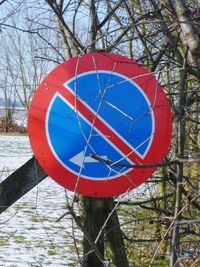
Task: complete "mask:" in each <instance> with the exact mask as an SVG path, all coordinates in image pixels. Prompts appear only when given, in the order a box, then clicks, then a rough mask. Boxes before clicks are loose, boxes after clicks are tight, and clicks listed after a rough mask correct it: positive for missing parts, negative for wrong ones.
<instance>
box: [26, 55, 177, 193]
mask: <svg viewBox="0 0 200 267" xmlns="http://www.w3.org/2000/svg"><path fill="white" fill-rule="evenodd" d="M28 132H29V138H30V142H31V146H32V149H33V151H34V154H35V156H36V158H37V160H38V161H39V163H40V165H41V166H42V168H43V169H44V171H45V172H46V173H47V174H48V175H49V176H50V177H52V178H53V179H54V180H55V181H57V182H58V183H59V184H60V185H62V186H64V187H65V188H67V189H69V190H71V191H75V192H77V193H80V194H84V195H87V196H92V197H110V196H116V195H119V194H122V193H124V192H126V191H128V190H130V189H132V188H135V187H137V186H139V185H140V184H141V183H143V182H145V181H146V180H147V179H148V178H149V177H150V176H151V175H152V173H153V172H154V171H155V168H139V169H138V168H130V167H129V166H131V165H141V166H142V165H146V164H158V163H160V162H161V161H162V160H163V158H164V156H165V155H166V152H167V150H168V147H169V145H170V139H171V132H172V116H171V111H170V107H169V104H168V101H167V98H166V96H165V93H164V91H163V89H162V88H161V86H160V85H159V83H158V82H157V81H156V79H155V77H154V76H153V75H152V74H151V73H149V72H147V70H146V69H145V68H143V67H142V66H140V65H138V64H137V63H135V62H133V61H132V60H130V59H128V58H126V57H122V56H119V55H114V54H108V53H101V54H99V53H93V54H86V55H83V56H81V57H75V58H72V59H70V60H68V61H66V62H64V63H63V64H61V65H59V66H58V67H57V68H55V69H54V70H53V71H52V72H51V73H50V74H49V75H48V76H47V77H46V78H45V79H44V81H43V82H42V83H41V85H40V86H39V88H38V90H37V91H36V93H35V95H34V97H33V100H32V103H31V107H30V112H29V118H28Z"/></svg>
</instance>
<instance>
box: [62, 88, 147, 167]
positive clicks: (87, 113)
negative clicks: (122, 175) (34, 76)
mask: <svg viewBox="0 0 200 267" xmlns="http://www.w3.org/2000/svg"><path fill="white" fill-rule="evenodd" d="M57 91H58V92H59V93H60V94H61V95H62V96H63V97H64V98H65V99H66V100H67V101H68V102H69V103H70V104H71V105H72V106H73V107H74V108H75V109H76V111H78V112H79V113H80V114H81V115H82V116H83V117H84V118H85V119H86V121H88V122H89V123H90V124H92V125H94V128H96V129H97V130H98V131H99V132H101V134H102V135H103V136H104V138H105V139H106V140H108V141H109V143H110V144H111V145H113V146H115V147H117V148H118V150H119V151H121V153H122V154H123V155H124V156H125V158H127V159H129V160H130V161H131V162H132V163H133V164H143V159H142V158H141V157H140V156H138V155H137V154H136V153H135V152H134V151H133V149H132V148H131V147H130V146H128V144H126V143H125V142H124V141H123V140H122V139H121V138H120V136H118V135H117V134H116V133H115V132H113V130H112V129H110V128H109V126H107V125H106V124H105V123H104V122H103V121H102V120H101V118H100V117H99V116H98V115H97V114H96V113H95V112H93V111H91V110H90V109H89V108H88V107H87V106H86V105H85V104H84V103H83V102H82V101H80V100H79V99H78V97H77V96H75V95H74V94H73V93H72V92H70V91H69V90H67V88H65V87H63V88H59V89H58V90H57Z"/></svg>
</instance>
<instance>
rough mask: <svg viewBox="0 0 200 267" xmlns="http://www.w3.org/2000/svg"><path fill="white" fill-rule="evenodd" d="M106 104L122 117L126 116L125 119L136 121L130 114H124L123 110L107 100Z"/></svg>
mask: <svg viewBox="0 0 200 267" xmlns="http://www.w3.org/2000/svg"><path fill="white" fill-rule="evenodd" d="M105 103H106V104H108V105H109V106H110V107H112V108H113V109H115V110H117V111H119V113H121V114H122V115H124V116H125V117H127V118H129V119H130V120H134V119H133V118H132V117H131V116H129V115H128V114H126V113H125V112H123V111H122V110H121V109H119V108H118V107H117V106H115V105H113V104H111V103H110V102H108V101H107V100H105Z"/></svg>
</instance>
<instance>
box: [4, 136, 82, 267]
mask: <svg viewBox="0 0 200 267" xmlns="http://www.w3.org/2000/svg"><path fill="white" fill-rule="evenodd" d="M31 156H32V151H31V149H30V145H29V140H28V137H27V136H0V177H1V179H4V178H5V177H7V176H8V174H9V173H11V172H12V171H13V170H15V169H16V168H18V167H20V166H21V165H22V164H23V163H25V162H26V161H27V160H28V159H29V158H30V157H31ZM67 194H68V193H67ZM65 206H66V192H65V190H64V189H63V188H62V187H60V186H59V185H58V184H56V183H55V182H54V181H53V180H52V179H50V178H46V179H45V180H44V181H43V182H41V183H40V184H39V185H38V186H37V187H35V188H34V189H32V190H31V191H30V192H29V193H27V194H26V195H25V196H24V197H22V198H21V199H20V200H19V201H17V202H16V203H15V204H14V205H13V206H11V207H10V208H8V209H7V210H6V211H4V212H3V213H2V214H1V215H0V266H3V267H4V266H9V267H15V266H16V267H18V266H20V267H26V266H38V267H39V266H44V267H46V266H50V267H52V266H54V267H57V266H58V267H59V266H78V264H77V262H76V260H77V255H76V253H75V252H74V241H73V240H74V239H73V228H72V221H71V218H70V217H69V216H68V217H65V218H64V219H62V220H61V221H60V222H56V220H57V219H58V218H59V217H60V216H61V215H62V214H64V213H65V212H66V209H65ZM75 234H76V237H77V238H78V239H79V241H80V239H81V234H80V232H77V231H76V233H75Z"/></svg>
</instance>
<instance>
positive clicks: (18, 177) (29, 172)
mask: <svg viewBox="0 0 200 267" xmlns="http://www.w3.org/2000/svg"><path fill="white" fill-rule="evenodd" d="M46 176H47V175H46V173H45V172H44V171H43V170H42V168H41V167H40V165H39V164H38V163H37V161H36V159H35V158H34V157H33V158H31V159H30V160H28V161H27V162H26V163H25V164H24V165H22V166H21V167H20V168H19V169H17V170H16V171H15V172H13V173H12V174H11V175H9V176H8V177H7V178H6V179H5V180H4V181H3V182H2V183H1V184H0V213H1V212H3V211H4V210H6V209H7V208H8V207H10V206H11V205H12V204H14V203H15V202H16V201H17V200H18V199H20V198H21V197H22V196H23V195H25V194H26V193H27V192H28V191H30V190H31V189H32V188H33V187H34V186H36V185H37V184H39V183H40V182H41V181H42V180H44V178H45V177H46Z"/></svg>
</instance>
